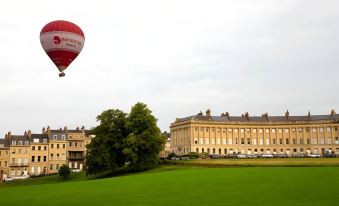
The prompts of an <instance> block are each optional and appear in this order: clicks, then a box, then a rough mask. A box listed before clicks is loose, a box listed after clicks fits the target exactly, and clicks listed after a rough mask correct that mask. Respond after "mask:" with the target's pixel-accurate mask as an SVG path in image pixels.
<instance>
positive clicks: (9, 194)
mask: <svg viewBox="0 0 339 206" xmlns="http://www.w3.org/2000/svg"><path fill="white" fill-rule="evenodd" d="M45 178H46V179H44V181H45V182H42V183H46V181H47V182H48V180H47V179H48V178H51V179H53V178H54V179H53V181H51V182H52V184H41V185H24V186H18V187H2V188H0V203H1V205H10V204H11V205H16V206H18V205H26V206H27V205H82V206H83V205H100V206H101V205H148V206H149V205H177V206H178V205H185V206H190V205H195V206H196V205H198V206H199V205H204V206H206V205H208V206H210V205H233V206H234V205H261V206H264V205H298V206H302V205H321V206H325V205H326V206H328V205H338V204H339V197H338V189H337V187H338V185H339V167H228V168H206V167H193V166H163V167H160V168H158V169H155V170H152V171H149V172H144V173H138V174H129V175H125V176H119V177H112V178H106V179H98V180H86V177H85V176H83V175H81V174H78V176H77V177H76V178H73V179H71V180H70V181H69V182H65V183H56V182H60V180H58V179H55V178H57V176H54V177H53V176H51V177H45ZM38 182H39V180H38V179H37V180H35V184H36V183H38ZM12 186H13V185H12Z"/></svg>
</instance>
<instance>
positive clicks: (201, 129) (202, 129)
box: [69, 127, 204, 138]
mask: <svg viewBox="0 0 339 206" xmlns="http://www.w3.org/2000/svg"><path fill="white" fill-rule="evenodd" d="M200 131H201V132H203V131H204V128H203V127H201V128H200ZM71 137H72V136H69V138H71Z"/></svg>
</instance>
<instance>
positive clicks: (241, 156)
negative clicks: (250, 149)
mask: <svg viewBox="0 0 339 206" xmlns="http://www.w3.org/2000/svg"><path fill="white" fill-rule="evenodd" d="M237 158H242V159H243V158H246V155H244V154H238V155H237Z"/></svg>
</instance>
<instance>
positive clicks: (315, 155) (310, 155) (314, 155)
mask: <svg viewBox="0 0 339 206" xmlns="http://www.w3.org/2000/svg"><path fill="white" fill-rule="evenodd" d="M307 157H312V158H319V157H320V155H318V154H308V155H307Z"/></svg>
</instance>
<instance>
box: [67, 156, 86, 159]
mask: <svg viewBox="0 0 339 206" xmlns="http://www.w3.org/2000/svg"><path fill="white" fill-rule="evenodd" d="M68 159H70V160H83V159H85V157H84V156H81V157H79V156H70V157H68Z"/></svg>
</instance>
